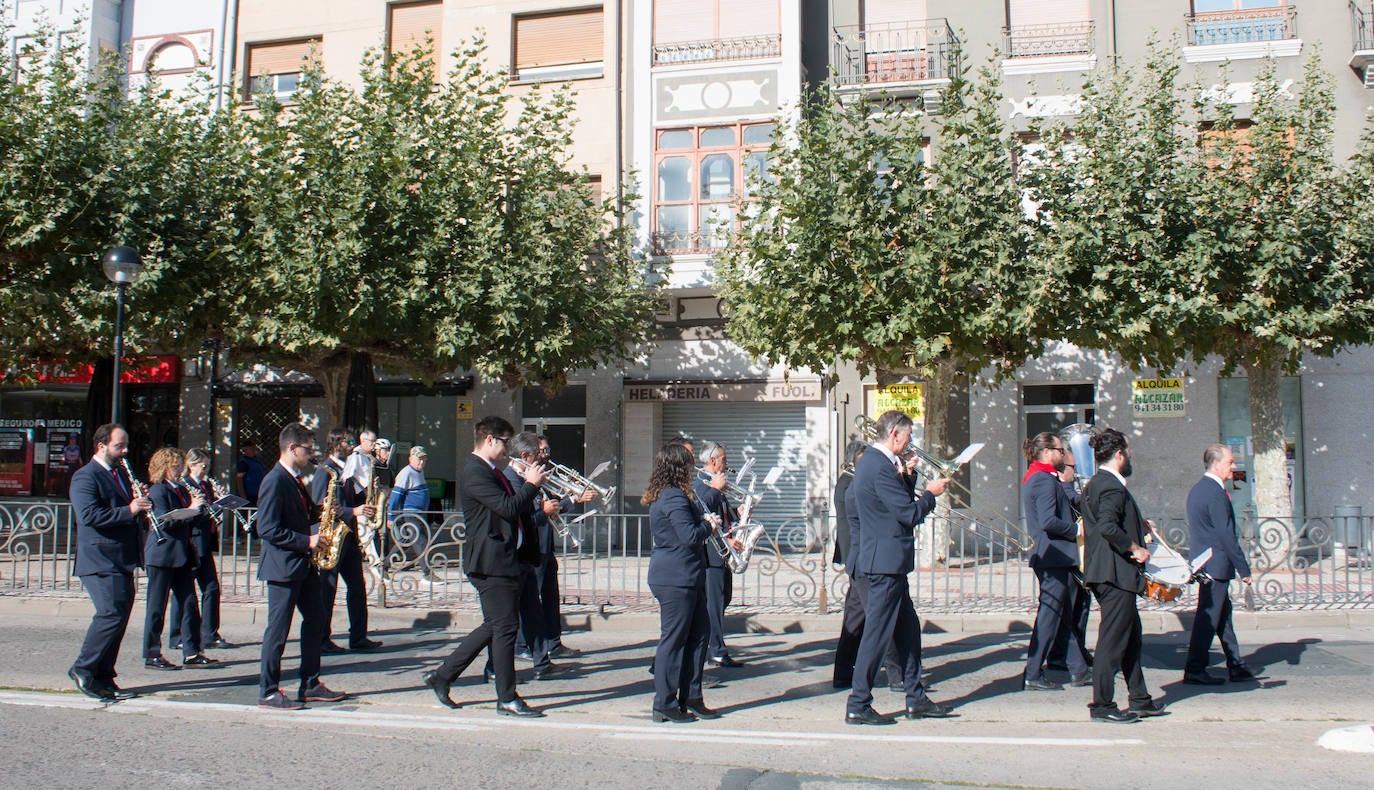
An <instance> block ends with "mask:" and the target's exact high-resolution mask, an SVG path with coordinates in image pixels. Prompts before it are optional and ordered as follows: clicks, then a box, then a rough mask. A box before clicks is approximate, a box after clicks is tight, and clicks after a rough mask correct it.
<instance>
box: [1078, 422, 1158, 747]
mask: <svg viewBox="0 0 1374 790" xmlns="http://www.w3.org/2000/svg"><path fill="white" fill-rule="evenodd" d="M1089 443H1090V444H1091V445H1092V448H1093V460H1094V461H1095V462H1096V463H1097V474H1095V475H1093V477H1092V480H1089V481H1088V486H1087V488H1085V489H1084V491H1083V552H1084V560H1083V582H1084V583H1085V584H1087V585H1088V587H1089V589H1091V590H1092V592H1093V596H1094V597H1095V598H1097V607H1098V610H1099V612H1100V613H1101V618H1102V619H1101V622H1100V623H1099V624H1098V627H1097V655H1096V656H1095V657H1094V659H1093V701H1092V704H1090V705H1089V706H1088V710H1089V715H1090V716H1091V718H1092V720H1093V721H1103V722H1116V723H1130V722H1134V721H1138V720H1139V719H1140V718H1141V717H1143V716H1164V715H1167V711H1165V709H1164V703H1162V702H1155V701H1154V700H1152V699H1151V698H1150V690H1149V688H1147V687H1146V686H1145V673H1144V672H1143V671H1142V670H1141V666H1140V654H1141V633H1142V629H1141V625H1140V612H1139V610H1138V609H1137V608H1136V596H1137V595H1139V594H1141V593H1142V592H1144V591H1145V576H1144V571H1143V567H1144V565H1145V563H1146V561H1148V560H1149V559H1150V551H1149V549H1147V548H1145V529H1146V523H1145V519H1144V518H1142V517H1141V515H1140V508H1139V507H1138V506H1137V505H1136V503H1135V498H1134V497H1132V496H1131V492H1130V491H1128V490H1127V489H1126V478H1128V477H1130V476H1131V447H1130V443H1129V442H1127V441H1126V435H1125V434H1123V433H1122V432H1121V431H1117V430H1113V429H1111V428H1108V429H1106V430H1104V431H1102V432H1101V433H1099V434H1097V435H1095V436H1093V437H1092V439H1091V440H1089ZM1118 672H1120V673H1121V674H1122V675H1124V676H1125V678H1126V687H1127V689H1128V690H1129V692H1130V710H1120V709H1118V708H1117V707H1116V703H1114V702H1112V697H1113V696H1114V695H1115V686H1116V674H1117V673H1118Z"/></svg>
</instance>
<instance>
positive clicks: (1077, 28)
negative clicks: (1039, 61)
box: [1005, 22, 1094, 58]
mask: <svg viewBox="0 0 1374 790" xmlns="http://www.w3.org/2000/svg"><path fill="white" fill-rule="evenodd" d="M1093 29H1094V28H1093V23H1092V22H1061V23H1058V24H1052V25H1017V26H1016V27H1011V28H1007V29H1006V31H1005V33H1006V42H1007V56H1008V57H1012V58H1033V57H1041V56H1047V55H1087V54H1091V53H1092V51H1093Z"/></svg>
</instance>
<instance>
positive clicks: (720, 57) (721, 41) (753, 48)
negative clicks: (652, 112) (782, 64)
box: [654, 35, 782, 66]
mask: <svg viewBox="0 0 1374 790" xmlns="http://www.w3.org/2000/svg"><path fill="white" fill-rule="evenodd" d="M780 55H782V36H781V35H763V36H742V37H740V38H711V39H706V40H703V41H677V42H674V43H671V44H655V45H654V65H655V66H680V65H684V64H689V63H716V62H722V61H732V60H761V59H763V58H776V57H779V56H780Z"/></svg>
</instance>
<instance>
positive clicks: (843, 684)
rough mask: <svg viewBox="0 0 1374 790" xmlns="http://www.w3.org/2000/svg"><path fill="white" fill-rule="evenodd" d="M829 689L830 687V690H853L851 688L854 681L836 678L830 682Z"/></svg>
mask: <svg viewBox="0 0 1374 790" xmlns="http://www.w3.org/2000/svg"><path fill="white" fill-rule="evenodd" d="M830 687H831V688H836V689H847V688H853V687H854V681H853V680H844V679H843V678H836V679H835V680H832V681H830Z"/></svg>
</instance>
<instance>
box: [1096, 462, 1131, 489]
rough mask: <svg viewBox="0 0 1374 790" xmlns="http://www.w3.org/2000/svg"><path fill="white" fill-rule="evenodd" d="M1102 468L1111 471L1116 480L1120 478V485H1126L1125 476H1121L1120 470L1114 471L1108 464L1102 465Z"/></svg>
mask: <svg viewBox="0 0 1374 790" xmlns="http://www.w3.org/2000/svg"><path fill="white" fill-rule="evenodd" d="M1102 470H1103V471H1104V472H1111V473H1112V475H1113V476H1114V477H1115V478H1116V479H1117V480H1120V481H1121V485H1123V486H1124V485H1126V478H1124V477H1122V476H1121V473H1120V472H1118V471H1116V470H1115V469H1113V468H1111V467H1110V466H1104V467H1102Z"/></svg>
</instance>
